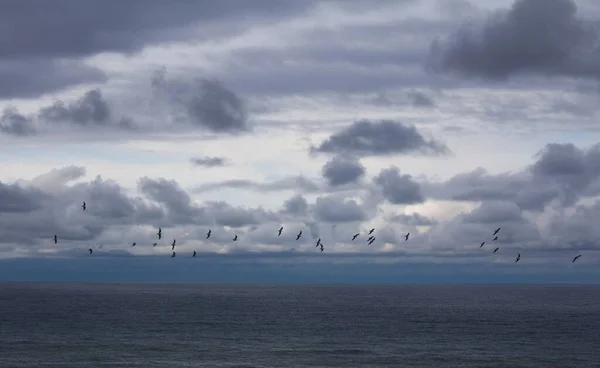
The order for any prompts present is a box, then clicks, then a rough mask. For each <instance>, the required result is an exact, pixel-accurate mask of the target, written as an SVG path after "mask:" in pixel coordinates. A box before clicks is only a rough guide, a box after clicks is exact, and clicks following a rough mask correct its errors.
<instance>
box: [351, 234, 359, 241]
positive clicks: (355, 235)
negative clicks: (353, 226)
mask: <svg viewBox="0 0 600 368" xmlns="http://www.w3.org/2000/svg"><path fill="white" fill-rule="evenodd" d="M359 235H360V233H356V234H354V235H352V241H354V239H356V238H357V237H358V236H359Z"/></svg>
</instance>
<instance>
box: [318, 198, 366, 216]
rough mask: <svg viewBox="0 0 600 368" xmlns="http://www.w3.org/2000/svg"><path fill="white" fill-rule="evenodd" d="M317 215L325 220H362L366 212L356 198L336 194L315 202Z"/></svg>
mask: <svg viewBox="0 0 600 368" xmlns="http://www.w3.org/2000/svg"><path fill="white" fill-rule="evenodd" d="M314 211H315V215H316V217H317V219H318V220H320V221H324V222H360V221H364V220H365V219H366V214H365V212H364V211H363V210H362V208H361V207H360V206H359V205H358V203H356V201H354V200H351V199H350V200H345V199H341V198H338V197H334V196H328V197H320V198H317V201H316V202H315V208H314Z"/></svg>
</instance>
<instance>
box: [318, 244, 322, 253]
mask: <svg viewBox="0 0 600 368" xmlns="http://www.w3.org/2000/svg"><path fill="white" fill-rule="evenodd" d="M319 245H320V246H321V252H323V244H319Z"/></svg>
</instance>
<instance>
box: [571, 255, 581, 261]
mask: <svg viewBox="0 0 600 368" xmlns="http://www.w3.org/2000/svg"><path fill="white" fill-rule="evenodd" d="M579 258H581V254H578V255H576V256H575V258H573V261H571V263H573V262H575V261H576V260H578V259H579Z"/></svg>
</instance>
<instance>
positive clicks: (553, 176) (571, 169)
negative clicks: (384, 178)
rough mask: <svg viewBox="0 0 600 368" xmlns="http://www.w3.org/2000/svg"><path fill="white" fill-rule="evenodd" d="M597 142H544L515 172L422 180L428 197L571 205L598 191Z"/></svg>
mask: <svg viewBox="0 0 600 368" xmlns="http://www.w3.org/2000/svg"><path fill="white" fill-rule="evenodd" d="M599 162H600V144H595V145H594V146H592V147H590V148H587V149H580V148H577V147H575V146H574V145H573V144H570V143H567V144H557V143H551V144H547V145H546V146H545V148H544V149H543V150H542V151H540V152H539V154H538V155H537V159H536V161H535V162H534V163H533V164H532V165H530V166H528V167H526V168H524V169H523V170H522V171H519V172H515V173H503V174H496V175H491V174H488V173H487V171H485V170H484V169H482V168H478V169H476V170H474V171H472V172H469V173H465V174H459V175H456V176H454V177H452V178H450V179H449V180H448V181H446V182H444V183H439V184H431V183H423V184H422V185H423V188H424V192H425V193H426V194H427V195H428V196H432V197H436V198H446V199H453V200H459V201H487V200H505V201H512V202H514V203H516V204H517V205H518V206H519V207H520V208H522V209H524V210H529V211H538V212H539V211H543V210H544V209H545V208H546V207H547V206H548V205H549V204H551V203H556V204H558V205H560V206H571V205H573V204H575V203H576V202H577V201H578V200H579V199H580V198H585V197H593V196H596V195H598V194H600V164H599Z"/></svg>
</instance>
